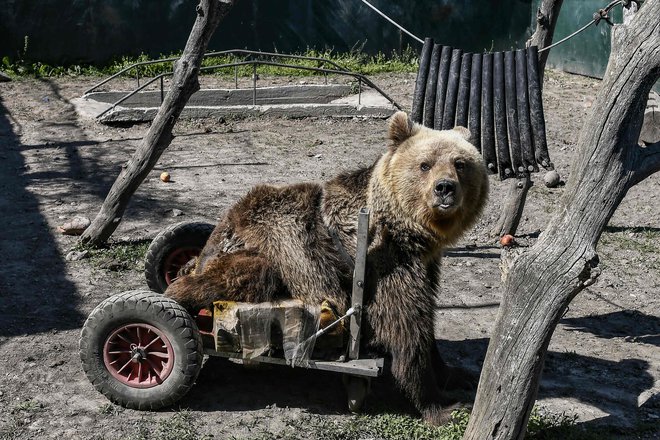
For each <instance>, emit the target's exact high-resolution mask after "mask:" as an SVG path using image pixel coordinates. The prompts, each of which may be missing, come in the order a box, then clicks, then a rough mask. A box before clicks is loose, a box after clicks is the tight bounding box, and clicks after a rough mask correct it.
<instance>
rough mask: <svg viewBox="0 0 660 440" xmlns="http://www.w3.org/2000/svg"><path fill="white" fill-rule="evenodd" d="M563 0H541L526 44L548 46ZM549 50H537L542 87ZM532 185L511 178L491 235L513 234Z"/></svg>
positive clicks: (530, 180) (528, 177) (541, 47)
mask: <svg viewBox="0 0 660 440" xmlns="http://www.w3.org/2000/svg"><path fill="white" fill-rule="evenodd" d="M563 2H564V0H543V2H541V4H540V5H539V9H538V10H537V11H536V31H535V32H534V33H533V34H532V36H531V37H530V38H529V40H527V46H538V48H539V49H543V48H544V47H548V46H549V45H550V44H551V43H552V37H553V35H554V33H555V26H556V24H557V19H558V17H559V11H560V10H561V5H562V3H563ZM549 54H550V51H549V50H546V51H543V52H539V77H540V78H539V80H540V83H541V87H543V74H544V72H545V63H546V61H548V55H549ZM531 186H532V179H531V178H530V176H529V175H527V176H525V177H523V178H519V179H513V180H511V183H510V184H509V191H508V192H507V195H506V202H504V208H503V209H502V213H501V214H500V218H499V220H498V221H497V223H496V224H495V227H494V228H493V230H492V235H495V236H498V237H501V236H502V235H505V234H511V235H515V234H516V230H517V229H518V224H519V223H520V218H521V217H522V213H523V210H524V209H525V200H527V192H528V191H529V188H531Z"/></svg>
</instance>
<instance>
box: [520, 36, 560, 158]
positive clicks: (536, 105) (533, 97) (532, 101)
mask: <svg viewBox="0 0 660 440" xmlns="http://www.w3.org/2000/svg"><path fill="white" fill-rule="evenodd" d="M526 56H527V89H528V93H529V114H530V120H531V124H532V137H533V139H534V154H535V159H536V162H537V163H538V164H540V165H541V166H542V167H543V168H545V169H547V170H551V169H554V167H553V165H552V162H550V155H549V154H548V141H547V139H546V136H545V116H544V114H543V101H542V99H541V76H540V75H539V70H538V68H539V62H538V48H537V47H536V46H530V47H528V48H527V53H526Z"/></svg>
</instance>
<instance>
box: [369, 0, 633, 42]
mask: <svg viewBox="0 0 660 440" xmlns="http://www.w3.org/2000/svg"><path fill="white" fill-rule="evenodd" d="M360 1H361V2H362V3H364V4H365V5H367V6H369V7H370V8H371V9H373V10H374V11H375V12H376V13H377V14H378V15H380V16H381V17H383V18H384V19H385V20H387V21H389V22H390V23H392V24H393V25H394V26H396V27H398V28H399V29H400V30H401V31H402V32H404V33H406V34H407V35H408V36H410V37H411V38H413V39H415V40H417V41H418V42H420V43H422V44H424V40H422V39H421V38H419V37H418V36H416V35H414V34H413V33H412V32H410V31H408V30H407V29H406V28H404V27H403V26H401V25H400V24H399V23H397V22H396V21H394V20H392V19H391V18H390V17H388V16H387V15H385V14H384V13H383V12H381V11H380V10H379V9H378V8H376V7H375V6H374V5H372V4H371V3H369V2H368V1H367V0H360ZM631 1H635V2H636V0H614V1H613V2H611V3H610V4H608V5H607V6H605V7H604V8H603V9H599V10H598V12H596V13H595V14H594V16H593V18H592V20H591V21H590V22H589V23H587V24H585V25H584V26H582V27H581V28H580V29H578V30H577V31H575V32H573V33H572V34H570V35H569V36H567V37H564V38H562V39H561V40H559V41H557V42H556V43H552V44H551V45H550V46H546V47H544V48H543V49H539V53H541V52H545V51H546V50H550V49H552V48H553V47H555V46H558V45H560V44H562V43H563V42H565V41H568V40H570V39H571V38H573V37H575V36H576V35H578V34H579V33H580V32H583V31H584V30H586V29H587V28H588V27H589V26H591V25H592V24H596V25H598V23H599V22H600V20H605V21H606V22H607V23H608V24H610V25H612V22H611V21H610V18H609V16H608V15H607V14H608V13H609V12H610V11H611V10H612V8H614V7H615V6H617V5H620V4H623V5H624V6H626V7H628V5H629V4H630V2H631Z"/></svg>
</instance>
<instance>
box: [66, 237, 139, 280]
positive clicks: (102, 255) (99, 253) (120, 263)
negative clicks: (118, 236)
mask: <svg viewBox="0 0 660 440" xmlns="http://www.w3.org/2000/svg"><path fill="white" fill-rule="evenodd" d="M150 243H151V241H150V240H135V241H120V242H113V243H110V244H108V245H107V246H105V247H103V248H92V247H85V246H82V245H80V246H79V247H78V248H77V250H78V251H81V252H86V255H85V258H88V259H89V261H90V263H91V265H92V266H93V267H95V268H98V269H107V270H111V271H114V272H120V271H124V270H129V269H136V270H143V269H144V256H145V255H146V253H147V249H148V248H149V244H150Z"/></svg>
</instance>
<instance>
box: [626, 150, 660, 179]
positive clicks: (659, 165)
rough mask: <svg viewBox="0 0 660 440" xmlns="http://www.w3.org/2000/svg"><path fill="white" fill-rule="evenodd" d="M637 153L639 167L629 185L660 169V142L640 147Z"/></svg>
mask: <svg viewBox="0 0 660 440" xmlns="http://www.w3.org/2000/svg"><path fill="white" fill-rule="evenodd" d="M637 153H638V158H637V168H636V169H635V170H634V171H633V175H632V178H631V180H630V185H629V187H633V186H635V185H637V184H638V183H639V182H641V181H642V180H644V179H646V178H647V177H649V176H650V175H652V174H654V173H657V172H658V171H660V142H656V143H654V144H649V145H647V146H646V147H638V150H637Z"/></svg>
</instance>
